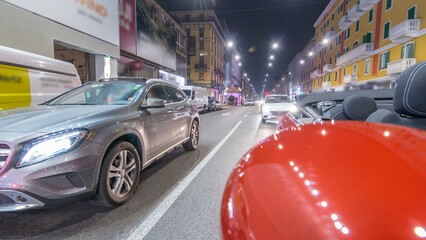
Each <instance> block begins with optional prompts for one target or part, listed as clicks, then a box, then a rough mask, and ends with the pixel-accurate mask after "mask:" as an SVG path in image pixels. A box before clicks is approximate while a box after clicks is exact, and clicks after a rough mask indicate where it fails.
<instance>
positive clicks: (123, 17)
mask: <svg viewBox="0 0 426 240" xmlns="http://www.w3.org/2000/svg"><path fill="white" fill-rule="evenodd" d="M118 11H119V15H120V49H122V50H124V51H126V52H129V53H132V54H136V16H135V14H136V2H135V0H119V3H118Z"/></svg>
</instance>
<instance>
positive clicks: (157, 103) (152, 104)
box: [142, 98, 165, 108]
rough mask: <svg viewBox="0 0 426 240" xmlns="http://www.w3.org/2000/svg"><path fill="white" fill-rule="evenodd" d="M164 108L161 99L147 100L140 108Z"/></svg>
mask: <svg viewBox="0 0 426 240" xmlns="http://www.w3.org/2000/svg"><path fill="white" fill-rule="evenodd" d="M164 106H165V103H164V100H163V99H161V98H148V99H147V100H146V104H145V105H143V106H142V108H163V107H164Z"/></svg>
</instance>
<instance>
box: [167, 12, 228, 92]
mask: <svg viewBox="0 0 426 240" xmlns="http://www.w3.org/2000/svg"><path fill="white" fill-rule="evenodd" d="M172 15H173V16H175V17H176V18H177V19H178V20H179V21H180V23H181V25H182V27H183V28H184V29H185V31H186V33H187V39H188V56H187V71H188V72H187V77H188V84H190V85H196V86H201V87H206V88H212V89H216V90H217V89H218V88H219V86H223V81H224V58H225V50H226V49H225V40H224V36H223V30H222V27H221V25H220V22H219V20H218V19H217V17H216V14H215V13H214V11H211V10H206V11H188V12H174V13H172Z"/></svg>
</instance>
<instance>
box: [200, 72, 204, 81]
mask: <svg viewBox="0 0 426 240" xmlns="http://www.w3.org/2000/svg"><path fill="white" fill-rule="evenodd" d="M200 80H204V73H202V72H200Z"/></svg>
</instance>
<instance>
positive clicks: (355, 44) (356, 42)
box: [353, 40, 359, 49]
mask: <svg viewBox="0 0 426 240" xmlns="http://www.w3.org/2000/svg"><path fill="white" fill-rule="evenodd" d="M358 44H359V41H358V40H355V42H354V46H353V47H354V48H353V49H355V48H356V47H358Z"/></svg>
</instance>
